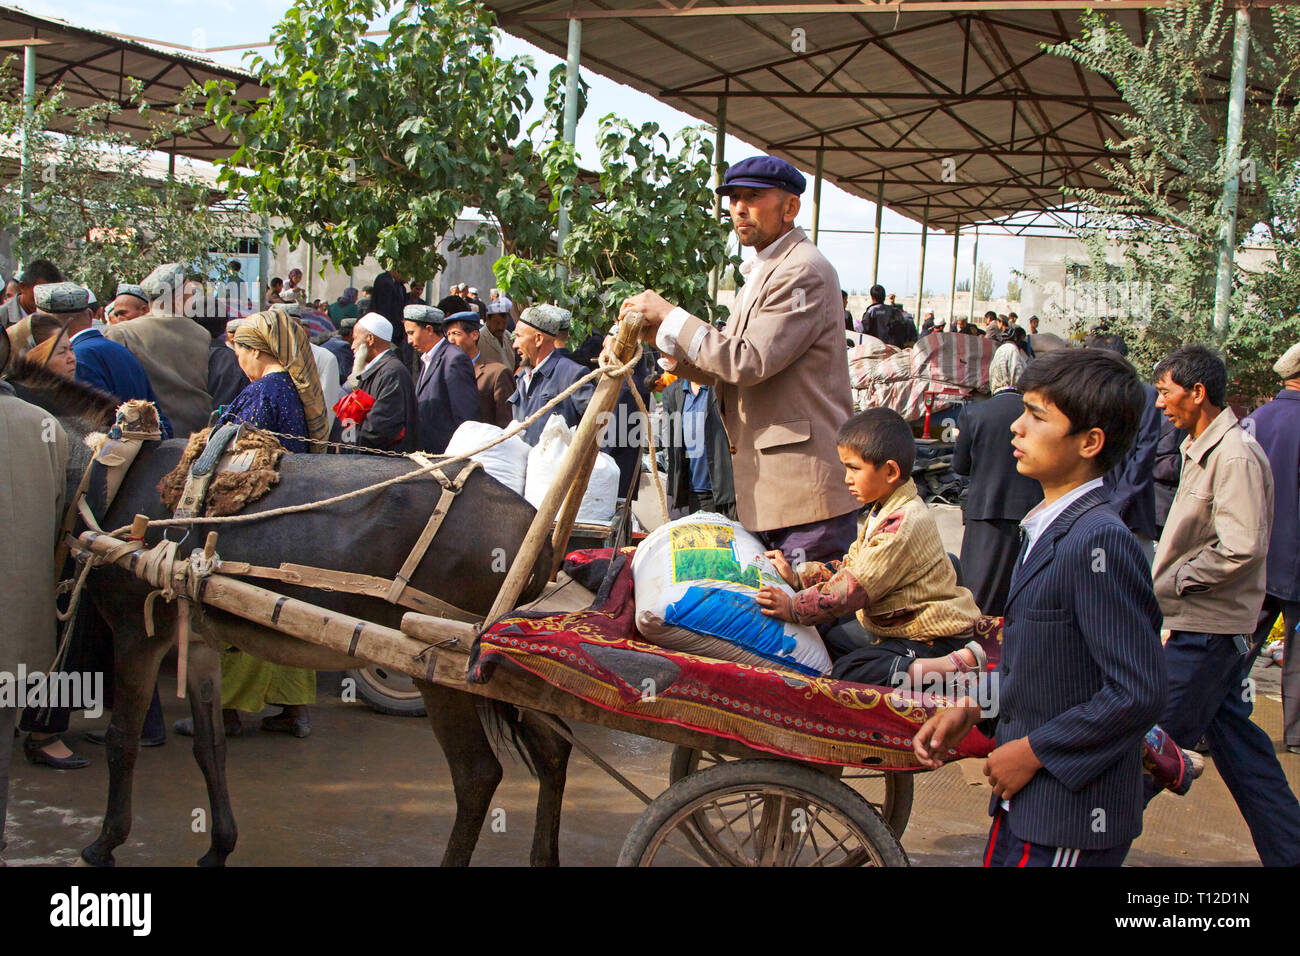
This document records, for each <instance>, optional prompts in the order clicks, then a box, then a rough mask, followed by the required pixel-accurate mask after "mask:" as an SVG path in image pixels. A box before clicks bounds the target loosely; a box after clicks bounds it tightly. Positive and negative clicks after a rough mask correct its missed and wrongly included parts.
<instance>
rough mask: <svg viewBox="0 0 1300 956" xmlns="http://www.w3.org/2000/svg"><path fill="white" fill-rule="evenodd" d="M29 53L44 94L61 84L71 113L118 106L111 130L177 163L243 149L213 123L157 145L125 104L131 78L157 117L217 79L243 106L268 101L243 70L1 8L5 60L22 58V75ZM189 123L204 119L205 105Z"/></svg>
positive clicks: (1, 55) (193, 110)
mask: <svg viewBox="0 0 1300 956" xmlns="http://www.w3.org/2000/svg"><path fill="white" fill-rule="evenodd" d="M26 46H31V47H34V48H35V51H36V63H37V68H36V88H37V90H38V91H41V90H49V89H51V88H52V87H53V86H54V85H55V84H59V83H61V84H63V89H64V91H65V93H66V97H67V103H68V104H69V105H70V106H73V107H81V106H91V105H96V104H101V103H104V102H105V101H107V102H116V103H117V104H119V105H120V106H121V107H122V110H121V111H120V112H118V113H117V114H116V115H114V116H113V118H112V119H111V120H110V122H109V124H108V128H109V129H110V130H113V131H117V132H121V133H125V134H126V135H128V136H130V137H131V139H132V140H133V141H135V142H137V143H140V144H142V145H145V146H148V147H149V148H151V149H154V150H156V151H158V152H161V153H167V154H169V155H171V156H173V157H175V156H189V157H192V158H195V159H202V160H206V161H208V162H213V161H215V160H218V159H222V158H225V157H227V156H229V155H231V154H232V153H233V152H234V151H235V149H236V148H237V147H238V143H236V142H234V141H233V140H232V139H231V137H230V136H229V134H227V133H226V132H225V131H224V130H222V129H220V128H219V127H217V126H215V125H213V124H212V123H211V122H205V123H203V124H201V125H198V126H196V127H195V129H193V130H192V131H191V132H189V133H188V134H186V135H184V136H178V137H176V138H175V139H171V138H168V139H165V140H162V141H159V140H158V139H157V134H156V132H155V131H154V129H153V128H152V127H151V126H150V125H149V123H148V122H147V121H146V119H145V118H144V117H142V116H141V115H140V113H139V112H138V111H137V110H135V109H134V108H132V107H130V105H129V104H128V103H126V102H125V99H124V98H125V96H126V79H127V77H134V78H136V79H138V80H140V81H141V82H142V83H143V84H144V88H143V90H142V95H143V97H144V99H145V101H146V102H148V103H149V104H150V106H151V107H153V108H154V109H156V110H168V111H170V110H171V109H172V108H173V107H175V106H176V105H177V103H178V102H179V101H180V99H181V95H182V93H183V91H184V90H185V89H186V88H187V87H188V86H189V85H190V84H192V83H196V84H198V85H199V86H200V87H201V86H202V85H203V84H204V82H206V81H207V80H214V79H220V80H232V81H234V83H235V85H236V90H237V93H236V95H237V96H238V98H239V99H241V100H245V101H248V102H252V101H255V100H257V99H259V98H261V97H264V96H266V95H267V90H266V88H265V87H263V86H262V85H261V84H259V83H257V82H256V81H255V80H254V79H253V77H252V75H251V74H249V73H247V72H245V71H243V70H239V69H236V68H234V67H229V66H224V65H222V64H218V63H214V62H212V61H210V60H205V59H203V58H201V57H198V56H193V55H189V54H184V53H179V52H173V51H168V50H161V49H158V48H157V47H154V46H150V45H148V44H145V43H140V42H137V41H135V40H130V39H123V38H121V37H116V36H112V35H110V34H107V33H100V32H98V31H95V30H87V29H85V28H83V27H78V26H74V25H72V24H70V23H65V22H64V21H62V20H54V19H50V18H48V17H38V16H35V15H33V14H30V13H27V12H26V11H23V10H18V9H15V8H13V7H7V6H0V60H2V59H4V57H5V56H6V54H9V53H11V52H12V53H16V54H18V61H19V65H18V69H19V70H21V69H22V52H23V47H26ZM184 115H187V116H193V117H202V116H203V109H202V103H200V104H199V105H198V107H197V108H191V109H189V110H187V111H186V113H185V114H184Z"/></svg>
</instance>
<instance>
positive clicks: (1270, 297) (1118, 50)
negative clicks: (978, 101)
mask: <svg viewBox="0 0 1300 956" xmlns="http://www.w3.org/2000/svg"><path fill="white" fill-rule="evenodd" d="M1081 19H1082V23H1083V26H1084V29H1083V31H1082V34H1081V36H1080V37H1079V38H1077V39H1075V40H1073V41H1071V42H1069V43H1064V44H1059V45H1057V46H1055V47H1051V48H1050V50H1051V52H1053V53H1056V54H1059V55H1061V56H1064V57H1066V58H1068V59H1070V60H1073V61H1074V62H1076V63H1078V64H1080V65H1081V66H1083V67H1085V68H1087V69H1089V70H1093V71H1095V72H1097V73H1100V74H1102V75H1103V76H1105V77H1106V78H1107V79H1108V80H1110V82H1112V83H1113V84H1114V85H1115V87H1116V89H1118V90H1119V92H1120V94H1121V95H1122V96H1123V97H1124V100H1125V102H1126V103H1127V104H1128V105H1129V107H1130V110H1129V111H1127V112H1125V113H1124V114H1122V115H1120V116H1118V117H1117V118H1116V123H1117V125H1118V126H1119V127H1120V129H1121V130H1122V131H1123V134H1124V136H1123V138H1122V139H1120V140H1117V141H1111V142H1109V143H1108V146H1109V148H1110V149H1112V150H1114V151H1115V152H1116V154H1117V156H1116V157H1115V158H1114V159H1113V160H1112V161H1111V162H1110V164H1109V165H1108V166H1102V165H1099V166H1098V169H1099V170H1100V171H1101V173H1102V174H1103V175H1104V176H1105V177H1106V179H1107V181H1108V186H1109V188H1108V189H1106V190H1096V189H1070V190H1067V194H1068V195H1069V196H1070V197H1071V198H1072V199H1073V200H1075V201H1077V202H1078V203H1079V204H1080V205H1081V207H1082V208H1083V209H1084V210H1085V211H1086V212H1087V218H1086V223H1085V225H1084V227H1083V228H1081V229H1080V230H1079V231H1078V232H1077V237H1078V238H1079V239H1080V240H1082V241H1083V243H1084V245H1085V247H1086V248H1087V250H1088V257H1089V261H1088V263H1087V268H1086V270H1085V273H1086V274H1085V275H1084V276H1083V283H1082V285H1083V286H1084V287H1085V288H1087V289H1088V290H1089V295H1088V296H1087V297H1086V298H1087V300H1088V301H1087V305H1088V306H1092V309H1091V310H1089V309H1087V308H1085V309H1082V310H1079V311H1076V312H1075V313H1074V314H1073V315H1072V316H1070V317H1071V318H1072V319H1074V321H1075V323H1076V325H1077V326H1080V327H1085V326H1086V327H1090V326H1091V325H1092V324H1093V323H1094V322H1096V321H1097V318H1098V317H1099V315H1101V314H1102V310H1101V309H1100V308H1098V307H1097V303H1104V306H1105V312H1106V313H1108V314H1110V315H1113V316H1115V319H1114V321H1113V322H1111V324H1110V327H1111V329H1112V330H1113V331H1116V332H1119V333H1120V334H1122V335H1123V336H1124V337H1125V338H1126V340H1127V341H1128V343H1129V346H1130V349H1131V350H1132V354H1131V357H1132V358H1133V359H1134V362H1135V364H1136V365H1138V367H1139V368H1148V369H1149V368H1151V366H1152V364H1153V363H1154V362H1155V361H1157V360H1158V359H1159V358H1160V357H1162V356H1163V355H1165V354H1167V353H1168V352H1169V351H1170V350H1171V349H1173V348H1176V347H1178V346H1180V345H1182V344H1185V343H1188V342H1195V341H1200V342H1208V343H1211V344H1216V345H1217V346H1218V347H1219V348H1221V349H1222V350H1223V352H1224V354H1225V357H1226V359H1227V360H1228V364H1229V375H1230V377H1231V379H1232V381H1233V385H1234V391H1237V392H1238V393H1240V394H1243V395H1245V396H1247V397H1250V398H1253V397H1257V396H1260V395H1264V394H1268V393H1271V392H1272V391H1273V390H1274V388H1275V387H1276V384H1277V381H1276V378H1275V377H1274V376H1273V375H1272V372H1271V370H1270V368H1269V367H1270V366H1271V364H1272V362H1273V360H1274V358H1275V357H1276V356H1277V354H1278V353H1279V352H1280V351H1282V350H1283V349H1285V348H1286V347H1287V346H1289V345H1290V344H1292V343H1293V342H1294V341H1296V339H1297V337H1300V318H1298V317H1297V316H1296V303H1297V298H1296V293H1297V292H1300V288H1298V286H1300V280H1297V279H1296V278H1295V277H1294V272H1293V267H1294V265H1295V264H1296V262H1297V257H1298V256H1300V252H1298V251H1297V242H1298V241H1300V237H1298V232H1300V217H1298V216H1297V212H1298V211H1300V210H1298V209H1297V202H1296V196H1297V192H1298V191H1300V107H1298V106H1297V105H1296V104H1297V103H1300V10H1297V9H1295V8H1287V7H1272V8H1268V9H1264V10H1259V9H1257V10H1255V11H1253V12H1252V19H1253V30H1252V44H1251V50H1250V56H1249V60H1248V63H1249V69H1248V75H1247V91H1248V92H1247V98H1246V109H1245V114H1244V127H1243V135H1242V144H1243V152H1242V159H1241V162H1240V164H1238V165H1237V166H1235V167H1233V166H1232V165H1231V164H1230V163H1229V157H1228V156H1227V151H1226V146H1225V142H1226V122H1227V107H1226V99H1227V92H1228V90H1227V87H1228V78H1229V74H1230V72H1231V69H1230V57H1229V52H1230V48H1231V38H1232V18H1231V16H1230V15H1229V13H1228V12H1227V8H1226V7H1224V6H1223V5H1219V4H1187V5H1183V6H1179V7H1170V8H1166V9H1163V10H1159V11H1151V12H1149V13H1148V23H1149V28H1148V31H1147V33H1146V35H1145V37H1143V38H1141V39H1140V40H1135V39H1133V38H1131V37H1130V36H1129V35H1128V34H1127V33H1126V32H1125V30H1124V29H1123V28H1122V27H1121V26H1120V25H1118V24H1116V23H1115V22H1113V21H1111V20H1110V19H1108V18H1107V17H1106V16H1105V15H1103V14H1099V13H1096V12H1093V11H1089V12H1086V13H1084V14H1083V15H1082V18H1081ZM1231 176H1239V177H1240V180H1239V182H1240V190H1239V194H1238V212H1237V239H1238V249H1239V250H1240V248H1241V246H1242V245H1245V244H1247V243H1258V242H1260V241H1265V242H1267V243H1269V244H1271V245H1272V247H1273V249H1274V251H1275V252H1276V254H1277V262H1276V263H1274V264H1271V265H1269V266H1267V267H1266V268H1264V269H1263V270H1262V271H1258V272H1248V271H1246V270H1245V269H1243V268H1242V267H1241V266H1240V265H1239V266H1238V268H1237V270H1236V274H1235V276H1234V288H1233V298H1232V308H1231V316H1232V320H1231V325H1230V330H1229V333H1228V334H1227V336H1226V337H1222V338H1221V337H1219V336H1218V335H1217V334H1216V332H1215V330H1214V328H1213V304H1214V281H1215V274H1216V271H1217V260H1218V251H1219V236H1220V230H1221V229H1222V227H1223V224H1224V222H1225V218H1226V217H1225V213H1224V210H1223V209H1222V208H1221V196H1222V191H1223V184H1224V182H1225V181H1226V179H1227V178H1228V177H1231ZM1116 248H1118V250H1119V252H1120V256H1121V262H1119V263H1116V262H1115V261H1114V256H1113V253H1114V250H1115V249H1116Z"/></svg>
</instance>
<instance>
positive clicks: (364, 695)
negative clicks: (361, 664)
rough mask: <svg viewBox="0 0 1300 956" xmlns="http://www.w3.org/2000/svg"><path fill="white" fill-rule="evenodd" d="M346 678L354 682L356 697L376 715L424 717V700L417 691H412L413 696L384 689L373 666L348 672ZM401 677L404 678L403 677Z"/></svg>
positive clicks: (382, 682) (381, 679)
mask: <svg viewBox="0 0 1300 956" xmlns="http://www.w3.org/2000/svg"><path fill="white" fill-rule="evenodd" d="M346 676H347V677H350V678H351V679H352V680H353V681H355V682H356V688H357V697H358V698H360V699H361V700H362V701H364V702H365V703H366V706H368V707H369V708H370V709H371V710H373V711H375V712H376V713H379V714H388V715H390V716H392V717H423V716H424V715H425V713H424V698H423V697H421V696H420V692H419V691H418V690H415V691H413V693H414V696H407V695H406V694H400V693H394V692H391V691H389V690H388V689H387V688H386V687H385V682H384V679H383V678H382V677H381V676H380V674H379V673H378V672H377V670H376V668H375V665H373V664H371V665H369V666H368V667H365V668H361V669H354V670H350V671H348V672H347V675H346ZM402 676H403V677H405V675H402ZM408 679H409V678H408ZM412 686H414V685H412Z"/></svg>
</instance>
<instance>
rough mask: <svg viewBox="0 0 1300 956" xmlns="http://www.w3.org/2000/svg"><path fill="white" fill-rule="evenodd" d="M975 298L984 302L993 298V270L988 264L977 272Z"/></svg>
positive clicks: (982, 263)
mask: <svg viewBox="0 0 1300 956" xmlns="http://www.w3.org/2000/svg"><path fill="white" fill-rule="evenodd" d="M975 298H976V299H978V300H981V301H984V302H987V301H988V300H989V299H992V298H993V269H992V267H991V266H989V264H988V263H987V262H981V263H980V264H979V267H978V268H977V269H976V270H975Z"/></svg>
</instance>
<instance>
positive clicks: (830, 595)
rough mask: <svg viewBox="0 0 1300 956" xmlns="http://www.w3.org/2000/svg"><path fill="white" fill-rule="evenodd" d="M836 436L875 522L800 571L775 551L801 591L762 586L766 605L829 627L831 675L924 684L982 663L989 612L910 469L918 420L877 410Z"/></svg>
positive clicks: (848, 473) (776, 613)
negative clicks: (956, 562)
mask: <svg viewBox="0 0 1300 956" xmlns="http://www.w3.org/2000/svg"><path fill="white" fill-rule="evenodd" d="M836 444H837V445H838V451H839V456H840V461H841V462H842V463H843V464H844V469H845V477H844V480H845V483H846V484H848V486H849V488H850V490H851V491H852V492H853V496H854V497H855V498H857V499H858V500H859V501H861V502H862V503H863V504H866V505H870V506H871V512H870V514H869V516H868V518H867V522H866V524H865V526H864V527H863V529H862V532H861V533H860V534H859V535H858V540H857V541H855V542H854V544H853V546H852V547H851V548H849V552H848V554H846V555H845V556H844V558H843V560H840V561H831V562H829V564H822V563H820V562H810V563H807V564H801V565H800V566H799V569H798V570H797V571H796V570H795V569H794V568H792V567H791V566H790V564H789V562H788V561H787V560H786V557H785V555H783V554H782V553H781V552H780V551H769V552H767V556H768V557H769V558H770V559H771V560H772V562H773V564H775V565H776V569H777V571H778V572H779V573H780V575H781V577H782V578H784V579H785V580H786V581H787V582H788V583H789V584H790V586H791V587H793V588H794V589H795V590H796V591H797V592H798V593H797V594H795V596H794V597H793V598H791V597H790V596H789V595H788V594H786V593H785V592H784V591H782V590H780V589H779V588H774V587H764V588H761V589H760V590H759V592H758V595H757V601H758V603H759V605H760V606H761V607H762V608H763V613H764V614H766V615H768V616H770V617H777V618H780V619H781V620H784V621H793V622H795V623H797V624H805V625H813V626H818V625H820V627H819V630H821V631H822V633H823V637H824V639H825V641H826V648H827V650H828V651H829V653H830V655H831V659H832V661H833V662H834V666H833V670H832V672H831V673H832V676H834V677H836V678H837V679H840V680H850V681H855V682H857V683H861V684H876V685H883V686H890V687H897V686H900V685H908V686H910V687H912V688H918V687H920V686H921V685H922V682H923V680H924V679H925V677H926V675H949V674H954V673H961V672H966V671H974V670H983V669H984V667H985V665H986V663H987V658H986V655H985V652H984V650H983V648H982V647H981V646H980V644H979V643H978V642H977V641H976V640H975V633H974V627H975V624H976V622H978V621H979V619H980V610H979V608H978V607H977V606H976V604H975V599H974V597H973V596H972V595H971V592H970V591H968V590H967V589H966V588H964V587H961V586H960V585H959V584H958V583H957V573H956V571H955V570H954V568H953V565H952V562H951V561H950V560H949V558H948V554H947V552H946V551H944V547H943V541H942V539H941V538H940V536H939V527H938V525H937V524H936V523H935V520H934V517H933V515H931V513H930V509H929V508H928V507H927V505H926V504H925V502H924V501H922V500H921V498H920V497H919V496H918V495H917V493H916V484H915V483H914V482H913V481H912V479H911V477H910V476H911V473H912V465H913V463H914V461H915V458H916V445H915V442H914V441H913V438H912V430H911V428H909V427H908V425H907V422H905V421H904V420H903V417H902V416H901V415H899V414H898V412H896V411H893V410H892V409H888V408H871V409H868V410H866V411H864V412H859V413H858V414H856V415H854V416H853V417H852V418H850V419H849V420H848V421H846V422H845V423H844V424H843V425H841V426H840V430H839V432H838V433H837V435H836ZM855 612H856V619H855V618H854V617H852V616H850V615H853V614H854V613H855ZM930 679H931V680H934V679H935V678H934V677H933V676H932V677H931V678H930Z"/></svg>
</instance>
